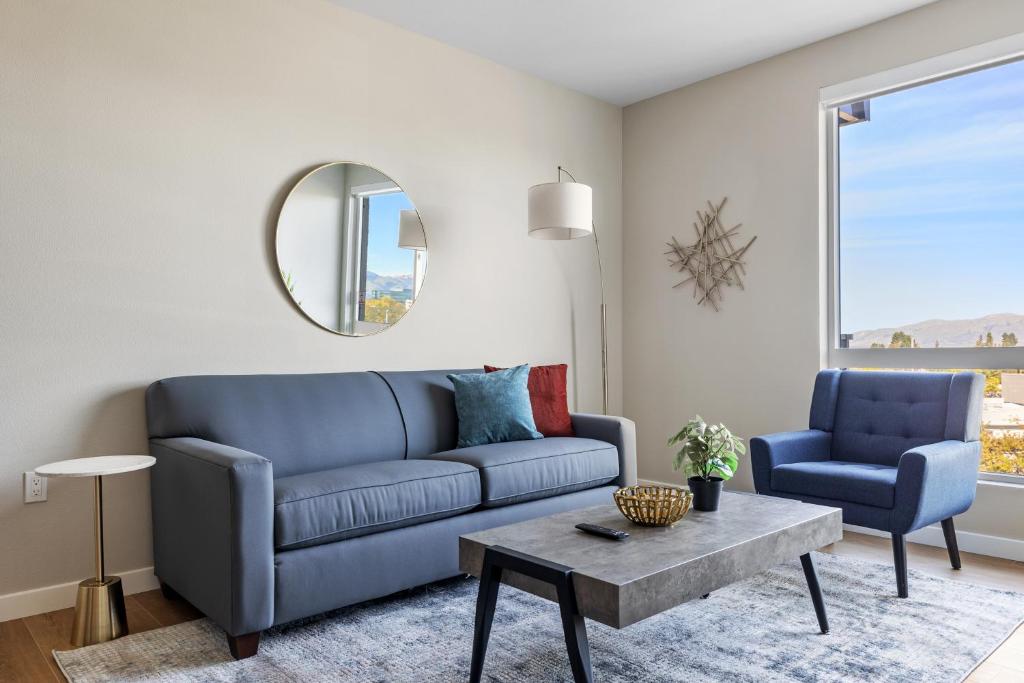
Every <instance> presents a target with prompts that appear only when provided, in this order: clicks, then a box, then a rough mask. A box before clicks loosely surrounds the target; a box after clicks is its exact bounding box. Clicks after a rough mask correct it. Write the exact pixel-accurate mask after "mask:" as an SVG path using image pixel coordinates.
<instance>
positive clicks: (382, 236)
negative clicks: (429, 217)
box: [366, 192, 415, 275]
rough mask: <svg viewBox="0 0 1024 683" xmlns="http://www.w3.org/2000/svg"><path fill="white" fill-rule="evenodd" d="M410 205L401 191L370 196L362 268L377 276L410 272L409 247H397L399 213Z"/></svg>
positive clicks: (411, 253)
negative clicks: (366, 237) (364, 264)
mask: <svg viewBox="0 0 1024 683" xmlns="http://www.w3.org/2000/svg"><path fill="white" fill-rule="evenodd" d="M412 208H414V207H413V205H412V202H410V201H409V198H408V197H406V196H405V193H404V192H391V193H389V194H378V195H372V196H371V197H370V231H369V232H370V238H369V244H368V245H367V246H366V268H367V270H370V271H372V272H374V273H377V274H378V275H412V264H413V256H414V254H415V252H414V251H412V250H411V249H402V248H400V247H399V246H398V219H399V212H401V211H404V210H405V209H412Z"/></svg>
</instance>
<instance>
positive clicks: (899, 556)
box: [892, 534, 910, 598]
mask: <svg viewBox="0 0 1024 683" xmlns="http://www.w3.org/2000/svg"><path fill="white" fill-rule="evenodd" d="M892 557H893V560H895V562H896V594H897V595H898V596H900V597H901V598H905V597H907V596H908V595H909V594H910V592H909V591H908V590H907V539H906V537H905V536H904V535H903V534H893V535H892Z"/></svg>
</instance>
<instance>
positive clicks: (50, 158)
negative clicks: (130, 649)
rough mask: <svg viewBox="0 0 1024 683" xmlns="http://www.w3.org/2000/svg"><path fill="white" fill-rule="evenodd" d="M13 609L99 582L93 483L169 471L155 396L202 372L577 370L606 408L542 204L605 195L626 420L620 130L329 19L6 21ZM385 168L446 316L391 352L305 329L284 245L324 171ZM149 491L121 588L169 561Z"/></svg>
mask: <svg viewBox="0 0 1024 683" xmlns="http://www.w3.org/2000/svg"><path fill="white" fill-rule="evenodd" d="M0 17H2V18H3V19H2V21H0V139H2V145H3V150H2V154H0V212H2V213H0V277H2V281H3V287H2V289H0V349H2V353H3V356H2V358H3V360H2V375H0V405H2V406H3V409H2V410H0V435H2V441H0V594H6V593H10V592H14V591H20V590H25V589H30V588H34V587H39V586H47V585H51V584H56V583H59V582H64V581H73V580H78V579H82V578H85V577H87V576H89V574H90V570H91V567H92V565H91V562H92V559H91V558H92V554H91V553H92V527H91V498H90V495H91V489H90V484H89V482H88V481H54V482H52V483H51V484H50V491H49V498H50V500H49V501H48V502H46V503H41V504H33V505H24V504H23V503H22V502H21V472H22V471H24V470H29V469H31V468H33V467H35V466H37V465H40V464H42V463H45V462H48V461H52V460H58V459H63V458H70V457H79V456H88V455H100V454H110V453H132V452H140V451H145V449H146V433H145V423H144V411H143V392H144V390H145V387H146V386H147V385H148V384H149V383H150V382H152V381H153V380H155V379H158V378H161V377H167V376H172V375H180V374H192V373H252V372H323V371H338V370H364V369H374V368H395V369H402V368H440V367H465V366H479V365H481V364H483V363H484V362H491V363H494V364H498V365H504V364H509V363H515V362H522V361H531V362H564V361H567V360H571V358H572V351H571V342H572V332H571V330H572V325H571V323H570V320H569V316H570V294H569V293H568V291H570V290H567V287H571V288H572V289H571V292H572V298H573V299H574V302H573V304H574V306H575V312H576V314H577V319H576V330H577V333H576V337H577V340H578V342H579V345H580V350H579V354H578V358H577V362H578V363H579V366H580V367H581V368H582V376H581V377H580V378H579V379H580V391H581V394H580V399H581V406H580V407H581V408H583V409H589V410H595V409H599V408H600V396H601V394H600V392H601V384H600V355H599V342H598V340H599V336H598V333H597V330H598V327H597V326H598V317H597V310H598V301H597V297H596V294H597V286H596V285H597V282H596V271H595V267H594V262H593V252H592V248H593V247H592V245H591V244H588V243H586V242H585V241H579V242H574V243H558V244H553V243H550V242H543V241H539V240H530V239H529V238H528V237H527V235H526V190H527V188H528V187H529V186H530V185H532V184H535V183H537V182H543V181H547V180H549V179H554V176H555V167H556V166H557V165H558V164H559V163H561V164H564V165H566V166H567V167H569V168H570V169H572V170H573V172H574V173H575V174H576V175H577V177H579V178H580V179H581V180H582V181H585V182H587V183H590V184H592V185H593V186H594V189H595V199H596V205H595V212H596V218H597V220H598V222H599V227H600V229H601V230H602V238H603V240H604V244H603V247H604V249H605V258H606V264H605V265H606V270H605V272H606V274H607V276H608V279H609V293H610V300H609V304H610V307H611V309H610V320H609V322H610V324H611V344H612V353H611V355H610V359H611V361H612V379H613V383H612V388H613V400H612V409H613V410H615V411H618V410H621V393H620V388H621V386H622V384H621V369H620V367H619V359H620V357H621V355H620V348H621V347H620V340H621V327H620V314H619V312H620V310H621V299H620V294H621V253H622V252H621V230H620V216H621V206H620V187H621V156H620V153H621V130H622V129H621V110H620V109H619V108H617V107H614V106H610V105H606V104H602V103H599V102H597V101H595V100H593V99H591V98H588V97H585V96H582V95H579V94H577V93H573V92H570V91H567V90H565V89H562V88H559V87H556V86H553V85H551V84H547V83H544V82H542V81H540V80H537V79H534V78H531V77H528V76H525V75H523V74H520V73H517V72H514V71H512V70H510V69H507V68H504V67H500V66H497V65H495V64H493V63H491V62H488V61H485V60H483V59H480V58H478V57H474V56H471V55H468V54H467V53H464V52H460V51H458V50H455V49H452V48H449V47H446V46H443V45H441V44H439V43H436V42H433V41H431V40H428V39H425V38H421V37H418V36H415V35H413V34H410V33H407V32H405V31H402V30H400V29H397V28H394V27H391V26H388V25H385V24H382V23H379V22H376V21H374V20H371V19H368V18H365V17H363V16H360V15H357V14H354V13H350V12H348V11H345V10H343V9H340V8H338V7H335V6H333V5H330V4H328V3H327V2H324V1H321V0H263V1H260V0H217V2H205V1H203V0H182V1H180V2H178V1H176V2H167V1H166V0H132V1H131V2H124V1H123V0H108V1H101V0H92V1H90V2H77V1H74V0H65V1H63V2H61V1H57V0H40V1H39V2H24V1H22V0H0ZM335 160H357V161H363V162H365V163H368V164H371V165H373V166H375V167H377V168H380V169H382V170H383V171H385V172H387V173H388V174H389V175H390V176H392V177H393V178H394V179H395V180H396V181H397V182H398V183H399V184H401V186H402V187H403V188H404V189H405V190H406V192H407V193H408V195H409V197H410V198H411V199H412V200H413V201H414V202H415V204H416V206H417V207H418V209H419V210H420V213H421V215H422V217H423V222H424V225H425V227H426V230H427V233H428V238H429V240H430V249H431V251H430V267H429V272H428V273H427V278H426V282H425V284H424V287H423V292H422V295H421V297H420V299H419V300H418V301H417V303H416V305H415V307H414V308H413V309H412V310H411V311H410V313H409V315H407V316H406V317H405V318H403V320H402V321H401V323H400V324H398V325H396V326H395V327H394V328H393V329H391V330H388V331H387V332H385V333H384V334H381V335H377V336H373V337H368V338H360V339H353V338H345V337H339V336H336V335H333V334H330V333H328V332H325V331H323V330H321V329H319V328H317V327H315V326H314V325H313V324H311V323H310V322H308V321H307V320H306V319H305V318H304V317H302V315H301V314H300V313H299V312H298V311H296V310H295V309H294V307H293V306H292V304H291V303H290V301H289V299H288V297H287V295H286V293H285V292H284V290H283V288H282V286H281V285H280V283H279V279H278V276H277V272H276V269H275V264H274V258H273V252H272V249H273V241H272V238H273V226H274V224H275V222H276V220H277V214H278V211H279V209H280V204H281V201H282V200H283V197H284V195H285V193H286V192H287V191H288V190H289V189H290V187H291V186H292V184H293V183H294V182H295V181H296V180H297V179H298V177H300V175H301V174H302V173H304V172H305V171H307V170H309V169H310V168H311V167H313V166H316V165H319V164H322V163H325V162H328V161H335ZM147 477H148V475H147V474H146V473H141V474H129V475H124V476H118V477H112V478H111V479H110V480H109V482H108V484H107V502H108V507H107V521H108V535H107V542H108V567H109V569H110V570H111V571H112V572H121V571H125V570H128V569H133V568H137V567H145V566H147V565H149V564H151V556H150V531H149V528H150V518H149V496H148V490H147Z"/></svg>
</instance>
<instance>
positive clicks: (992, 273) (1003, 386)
mask: <svg viewBox="0 0 1024 683" xmlns="http://www.w3.org/2000/svg"><path fill="white" fill-rule="evenodd" d="M1022 57H1024V39H1021V38H1011V39H1005V40H1003V41H997V42H996V43H990V44H987V45H984V46H978V47H976V48H970V49H968V50H963V51H961V52H959V53H955V54H953V55H946V56H944V57H940V58H936V59H933V60H927V61H925V62H920V63H918V64H914V65H909V66H907V67H901V68H899V69H894V70H893V71H891V72H886V73H883V74H878V75H875V76H870V77H866V78H862V79H858V80H857V81H852V82H850V83H846V84H840V85H837V86H831V87H828V88H824V89H823V90H822V111H823V117H824V130H825V136H826V139H825V147H826V150H827V154H826V160H827V166H826V167H827V182H826V183H824V187H825V188H826V195H827V196H825V197H823V199H824V201H825V205H826V206H827V208H828V211H827V215H828V316H827V322H828V329H827V334H826V337H827V341H828V347H827V356H828V358H827V362H828V364H829V365H831V366H833V367H877V368H916V369H939V370H941V369H947V368H979V370H978V372H983V373H984V374H985V376H986V398H985V406H984V418H983V419H984V424H985V431H984V435H983V440H982V441H983V451H984V452H983V457H982V471H983V472H987V473H990V475H989V476H990V477H991V478H1000V477H1002V478H1013V479H1016V478H1017V477H1020V476H1021V475H1024V374H1021V373H1020V370H1019V368H1024V262H1022V261H1024V60H1022V59H1021V58H1022ZM1004 368H1011V369H1010V370H1005V369H1004Z"/></svg>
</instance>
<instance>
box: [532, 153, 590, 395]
mask: <svg viewBox="0 0 1024 683" xmlns="http://www.w3.org/2000/svg"><path fill="white" fill-rule="evenodd" d="M563 173H564V174H565V175H567V176H569V179H570V180H571V181H572V182H565V183H563V182H562V174H563ZM593 199H594V193H593V190H591V189H590V186H589V185H584V184H583V183H579V182H576V178H575V177H573V175H572V173H569V171H567V170H565V169H564V168H562V167H561V166H559V167H558V181H557V182H554V183H543V184H541V185H534V186H533V187H531V188H530V192H529V205H530V209H529V231H530V237H536V238H537V239H542V240H572V239H577V238H579V237H589V236H590V235H593V236H594V249H595V251H596V253H597V272H598V274H599V275H600V278H601V383H602V384H601V388H602V406H603V413H604V414H605V415H607V414H608V316H607V312H606V309H605V303H604V268H603V266H602V265H601V245H600V242H599V241H598V239H597V228H596V227H595V226H594V218H593V216H594V206H593V205H594V201H593Z"/></svg>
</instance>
